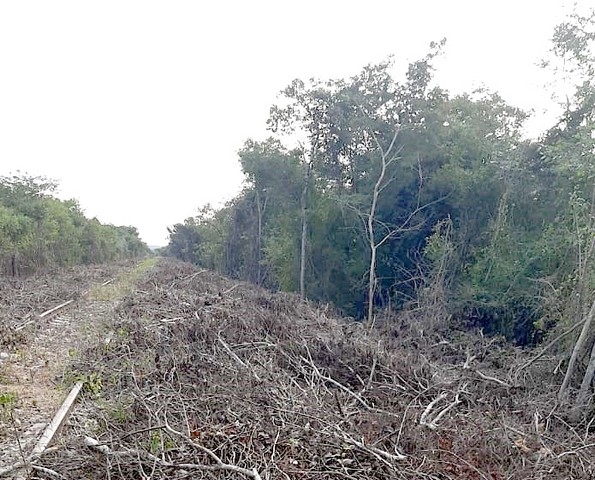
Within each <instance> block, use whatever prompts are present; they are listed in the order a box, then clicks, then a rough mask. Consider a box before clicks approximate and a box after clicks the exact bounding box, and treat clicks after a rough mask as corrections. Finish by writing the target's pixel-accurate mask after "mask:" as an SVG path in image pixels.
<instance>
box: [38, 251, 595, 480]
mask: <svg viewBox="0 0 595 480" xmlns="http://www.w3.org/2000/svg"><path fill="white" fill-rule="evenodd" d="M458 335H459V337H458V338H454V337H453V338H440V337H427V336H421V335H417V336H414V335H412V334H410V333H409V334H407V335H404V334H400V333H399V332H395V331H389V330H386V331H379V330H370V329H368V328H366V327H365V326H364V325H363V324H359V323H353V322H347V321H344V320H342V319H341V318H339V316H338V315H336V313H335V312H334V311H333V310H332V309H331V308H330V307H326V306H314V305H311V304H309V303H306V302H303V301H301V300H300V299H299V298H298V297H296V296H293V295H288V294H281V293H277V294H272V293H269V292H266V291H264V290H261V289H257V288H255V287H253V286H249V285H247V284H243V283H237V282H233V281H231V280H228V279H225V278H223V277H220V276H218V275H216V274H213V273H211V272H208V271H204V270H197V269H195V268H193V267H191V266H189V265H186V264H181V263H176V262H173V261H162V262H161V263H160V264H159V265H158V266H157V267H156V268H155V269H154V270H152V271H151V272H149V273H148V274H147V275H146V276H145V277H144V278H143V279H142V281H141V282H140V283H139V284H138V286H137V289H136V291H135V292H134V293H133V294H132V295H130V296H128V297H126V298H125V299H124V300H123V301H122V302H121V304H120V305H119V307H118V308H117V309H116V311H115V318H114V319H113V335H110V336H109V338H108V339H106V341H105V342H103V343H102V344H100V345H97V346H95V347H94V348H93V349H91V350H90V351H88V352H87V353H86V354H85V355H84V356H83V358H84V361H78V363H77V364H76V365H75V366H74V368H75V369H76V370H77V371H78V372H80V373H81V375H83V374H84V375H85V376H86V378H87V394H86V395H85V396H84V398H83V399H82V403H81V404H80V405H79V407H78V409H77V413H76V414H75V415H74V417H73V418H72V420H71V424H72V425H71V428H70V431H69V434H68V435H66V436H65V437H64V440H63V443H61V444H60V445H58V446H57V447H56V448H54V449H53V450H52V451H50V452H48V453H46V454H45V455H44V456H43V457H41V458H40V459H39V460H37V465H38V466H40V467H43V468H44V469H46V470H44V471H45V472H46V473H45V474H44V473H42V472H38V474H39V475H40V476H44V475H48V478H50V477H52V476H53V477H56V476H61V477H62V478H83V477H84V478H97V479H99V478H101V479H103V478H111V479H116V478H153V479H157V478H164V479H165V478H212V479H227V478H229V479H231V478H234V479H236V478H242V477H243V478H253V479H255V480H258V479H276V478H280V479H325V478H329V479H330V478H345V479H347V478H349V479H374V478H377V479H381V478H382V479H387V478H402V479H418V478H428V479H444V478H452V479H473V480H476V479H484V480H487V479H490V480H492V479H494V480H499V479H531V478H548V479H556V478H559V479H562V478H564V479H567V478H572V479H582V478H584V479H587V478H593V476H594V475H595V467H594V465H595V464H594V462H593V460H592V459H593V458H594V457H593V455H594V453H595V447H594V445H595V436H594V435H593V434H592V433H591V430H590V427H591V425H590V424H588V425H587V424H585V425H580V426H578V427H577V426H574V427H573V426H571V425H570V424H569V423H568V422H567V421H566V419H565V418H564V416H563V415H561V414H558V413H557V410H556V404H555V393H554V392H555V388H554V387H553V386H552V385H550V384H548V383H547V381H546V379H549V381H552V375H551V374H548V375H546V374H545V372H546V370H547V369H548V368H550V367H551V365H550V363H549V360H548V358H547V357H545V356H544V357H543V359H542V360H541V361H540V362H535V363H534V364H532V365H531V367H530V368H527V369H524V370H522V371H521V374H522V378H521V375H520V374H515V373H518V371H517V370H515V368H514V367H515V366H516V365H521V364H522V363H523V361H524V360H526V358H525V357H526V354H525V353H523V352H521V351H518V350H515V349H512V348H511V347H510V346H508V345H507V344H506V343H505V342H504V341H502V340H500V339H497V338H492V339H488V338H484V337H482V336H481V335H471V334H458Z"/></svg>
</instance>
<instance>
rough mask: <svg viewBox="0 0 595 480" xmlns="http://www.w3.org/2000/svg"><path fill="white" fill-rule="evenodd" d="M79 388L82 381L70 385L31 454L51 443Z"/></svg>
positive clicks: (69, 410) (37, 453)
mask: <svg viewBox="0 0 595 480" xmlns="http://www.w3.org/2000/svg"><path fill="white" fill-rule="evenodd" d="M81 388H83V382H76V384H75V385H74V387H72V389H71V390H70V393H69V394H68V396H67V397H66V400H64V403H62V406H61V407H60V408H59V410H58V411H57V412H56V415H54V418H52V421H51V422H50V424H49V425H48V426H47V427H46V429H45V430H44V432H43V435H42V436H41V438H40V439H39V441H38V442H37V445H35V448H34V449H33V455H39V454H40V453H42V452H43V451H44V450H45V449H46V448H47V446H48V445H49V444H50V443H51V441H52V440H53V438H54V436H55V435H56V432H57V431H58V430H60V428H61V427H62V425H63V424H64V421H65V420H66V418H67V417H68V414H69V413H70V412H71V410H72V406H73V405H74V402H75V400H76V398H77V396H78V394H79V392H80V391H81Z"/></svg>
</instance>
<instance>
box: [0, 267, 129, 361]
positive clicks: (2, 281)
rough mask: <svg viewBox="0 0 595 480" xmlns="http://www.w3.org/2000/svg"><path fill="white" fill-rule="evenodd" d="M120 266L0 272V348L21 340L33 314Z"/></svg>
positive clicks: (75, 294) (72, 296)
mask: <svg viewBox="0 0 595 480" xmlns="http://www.w3.org/2000/svg"><path fill="white" fill-rule="evenodd" d="M122 266H123V264H122V265H115V264H114V265H97V266H93V265H92V266H78V267H72V268H65V269H56V270H52V271H47V272H45V273H39V274H36V275H32V276H29V277H8V276H0V350H3V349H11V348H15V347H18V346H19V345H20V344H23V343H25V342H26V341H27V337H28V334H29V331H28V329H27V327H34V326H35V325H34V323H35V322H34V321H32V320H34V319H35V317H36V316H37V315H39V314H40V313H42V312H44V311H46V310H48V309H50V308H53V307H56V306H57V305H59V304H60V303H62V302H64V301H67V300H71V299H77V298H79V297H81V296H82V295H83V294H84V293H86V292H87V291H88V290H89V288H90V287H91V285H92V284H94V283H97V282H102V281H104V280H105V279H106V278H110V276H114V275H115V274H116V272H117V271H118V270H119V269H120V268H121V267H122ZM29 330H30V328H29Z"/></svg>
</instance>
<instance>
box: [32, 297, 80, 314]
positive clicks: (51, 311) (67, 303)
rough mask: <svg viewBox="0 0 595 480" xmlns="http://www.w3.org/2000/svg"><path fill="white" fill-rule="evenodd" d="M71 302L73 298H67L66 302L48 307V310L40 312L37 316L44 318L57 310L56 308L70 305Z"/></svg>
mask: <svg viewBox="0 0 595 480" xmlns="http://www.w3.org/2000/svg"><path fill="white" fill-rule="evenodd" d="M73 302H74V300H67V301H66V302H63V303H61V304H60V305H57V306H55V307H54V308H50V309H49V310H46V311H45V312H43V313H40V314H39V318H45V317H47V316H48V315H51V314H52V313H54V312H57V311H58V310H60V309H62V308H64V307H66V306H68V305H70V304H71V303H73Z"/></svg>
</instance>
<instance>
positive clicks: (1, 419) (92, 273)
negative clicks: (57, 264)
mask: <svg viewBox="0 0 595 480" xmlns="http://www.w3.org/2000/svg"><path fill="white" fill-rule="evenodd" d="M132 268H133V266H132V265H127V266H117V267H115V266H109V267H89V269H88V270H85V269H78V270H77V273H78V275H79V278H78V279H75V280H76V281H75V283H76V287H72V285H68V282H72V275H73V272H72V271H69V270H67V271H64V272H58V273H57V274H55V275H53V276H52V278H50V279H48V280H47V281H35V280H31V279H30V280H28V281H26V282H19V283H15V282H13V283H12V284H11V285H8V284H4V285H3V287H4V288H3V293H4V295H3V305H2V308H3V314H4V315H3V317H2V320H3V325H4V327H6V326H7V325H11V327H12V328H14V325H19V324H23V323H25V321H31V320H33V321H32V322H31V323H30V324H29V325H28V326H27V327H26V328H25V329H23V330H21V331H19V335H18V336H17V338H16V339H14V338H13V339H12V341H10V342H8V341H7V342H4V344H3V345H0V353H1V354H2V355H1V356H2V358H1V359H0V403H4V405H3V406H2V407H0V471H2V470H3V469H4V468H6V467H10V466H12V465H14V464H15V463H17V462H19V461H22V460H23V457H24V456H27V455H28V454H29V453H30V452H31V450H32V449H33V447H34V446H35V444H36V442H37V440H38V439H39V437H40V436H41V433H42V432H43V430H44V428H45V427H46V425H47V424H48V422H49V421H50V420H51V418H52V417H53V415H54V413H55V412H56V410H57V409H58V408H59V406H60V404H61V403H62V401H63V400H64V398H65V396H66V395H67V393H68V389H69V388H70V387H71V386H72V383H73V380H74V375H73V374H72V372H71V371H70V370H69V368H68V365H69V364H70V363H71V362H72V360H73V359H75V358H77V356H79V355H80V353H81V352H84V351H85V348H86V347H87V346H89V345H91V344H94V343H97V342H98V341H102V339H104V338H105V337H106V335H107V334H108V332H107V331H106V327H105V322H104V320H105V318H106V317H107V316H108V315H109V313H110V311H111V309H112V308H113V307H114V305H115V304H116V303H117V300H118V297H119V295H120V292H119V291H118V287H115V286H112V285H109V286H107V287H101V283H103V282H104V281H108V280H110V279H112V278H115V277H116V278H120V277H122V276H123V275H126V274H127V272H129V271H130V270H131V269H132ZM38 280H40V279H38ZM63 283H66V284H67V285H63V286H62V288H59V287H56V285H61V284H63ZM44 288H47V289H48V293H47V295H43V294H42V291H43V289H44ZM57 288H58V289H59V290H60V293H58V294H53V295H52V292H54V291H55V290H56V289H57ZM11 289H12V290H13V294H12V295H11V293H10V292H11ZM29 290H33V291H29ZM87 291H88V292H89V293H88V294H85V293H86V292H87ZM68 295H70V296H73V295H74V297H75V298H76V297H78V298H77V299H76V301H75V302H74V303H73V304H71V305H68V306H67V307H65V308H64V309H62V310H59V311H58V312H56V313H55V314H53V315H51V316H49V318H43V319H39V318H35V315H34V314H32V313H28V314H27V315H26V316H23V312H24V310H23V309H18V308H15V305H16V304H18V299H17V297H20V298H24V299H27V298H28V299H31V298H41V299H43V300H44V301H43V302H39V304H38V305H30V308H31V309H32V310H34V309H35V308H37V309H39V310H38V311H37V312H36V313H37V314H39V313H41V312H42V310H41V308H42V306H44V307H43V308H45V307H47V306H48V305H49V304H50V303H51V302H54V305H51V306H55V305H56V304H59V303H61V302H58V301H57V297H60V296H61V297H62V298H61V299H60V300H68V298H67V297H66V296H68ZM12 299H16V301H13V300H12ZM19 314H20V317H21V318H19ZM13 337H14V335H13ZM5 338H6V335H5Z"/></svg>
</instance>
